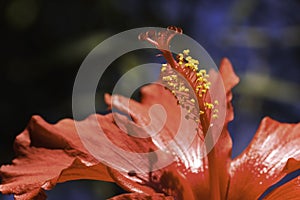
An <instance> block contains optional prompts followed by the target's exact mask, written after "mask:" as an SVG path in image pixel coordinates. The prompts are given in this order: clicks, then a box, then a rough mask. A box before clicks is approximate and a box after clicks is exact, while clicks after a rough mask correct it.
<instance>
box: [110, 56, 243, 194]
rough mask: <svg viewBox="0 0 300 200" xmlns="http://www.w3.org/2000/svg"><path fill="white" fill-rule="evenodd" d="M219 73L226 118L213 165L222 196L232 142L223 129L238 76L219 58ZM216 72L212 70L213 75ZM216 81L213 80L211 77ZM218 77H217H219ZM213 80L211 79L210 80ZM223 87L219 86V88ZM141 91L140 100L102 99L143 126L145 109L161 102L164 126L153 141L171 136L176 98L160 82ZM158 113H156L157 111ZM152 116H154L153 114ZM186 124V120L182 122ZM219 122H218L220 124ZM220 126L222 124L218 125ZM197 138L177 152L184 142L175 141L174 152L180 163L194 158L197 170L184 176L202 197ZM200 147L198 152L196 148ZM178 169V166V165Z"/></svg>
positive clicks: (203, 170) (204, 179)
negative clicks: (223, 91) (164, 120)
mask: <svg viewBox="0 0 300 200" xmlns="http://www.w3.org/2000/svg"><path fill="white" fill-rule="evenodd" d="M220 72H221V76H222V78H223V81H224V84H225V89H226V93H227V116H229V117H227V119H226V120H225V125H224V128H223V131H222V134H221V136H220V138H219V141H218V142H217V144H216V146H215V149H216V158H218V159H217V160H216V163H215V165H216V166H217V167H218V169H217V171H218V172H219V174H218V175H217V176H218V177H219V179H220V183H219V184H220V187H221V193H222V196H225V195H226V190H227V185H228V181H229V174H228V171H229V164H230V161H231V159H230V156H231V148H232V142H231V138H230V136H229V133H228V131H227V123H228V122H229V121H231V120H232V119H233V110H232V106H231V102H230V101H231V98H232V95H231V89H232V87H234V86H235V85H236V84H237V83H238V81H239V78H238V77H237V76H236V75H235V73H234V71H233V69H232V66H231V64H230V62H229V61H228V60H227V59H224V60H223V61H222V62H221V66H220ZM217 77H218V76H217V75H216V74H215V78H217ZM214 81H217V80H214ZM218 81H221V80H220V79H219V80H218ZM212 82H213V81H212ZM219 89H223V88H219ZM141 93H142V102H141V103H138V102H136V101H133V100H129V99H127V98H125V97H122V96H115V95H114V96H112V97H110V96H108V95H107V96H106V102H107V103H108V104H109V105H110V106H113V107H115V108H117V109H119V110H121V111H122V112H126V113H129V114H130V115H131V116H132V117H133V119H134V120H135V121H136V122H137V123H138V124H140V125H142V126H144V125H147V124H148V123H149V122H150V118H149V115H148V109H149V108H150V107H151V106H152V105H155V104H159V105H161V106H163V108H164V109H165V111H166V112H167V121H166V124H165V126H164V129H163V130H162V132H161V133H159V135H160V137H156V138H152V139H153V140H154V141H155V142H156V144H163V143H164V142H165V141H168V140H172V139H173V137H174V136H175V135H176V134H177V132H178V124H179V122H180V120H181V117H180V107H179V106H178V105H177V100H176V98H175V97H174V95H173V94H172V93H171V92H170V91H169V90H166V89H165V88H164V87H163V86H161V85H158V84H151V85H148V86H145V87H143V88H142V89H141ZM157 115H158V116H159V113H157ZM154 117H155V116H154ZM188 121H191V120H188ZM185 124H187V126H189V125H188V124H189V123H185ZM220 126H221V125H220ZM221 129H222V128H221ZM185 130H186V131H185V132H186V133H185V136H186V137H187V136H188V135H191V131H188V130H189V128H188V127H186V129H185ZM196 138H197V139H196V140H197V141H196V140H195V141H194V142H193V144H192V145H191V148H190V149H189V150H188V152H180V150H181V149H183V148H182V146H181V145H185V143H184V144H183V143H181V144H178V146H177V147H176V149H178V151H179V152H177V150H176V149H175V150H173V151H175V153H176V154H178V155H179V154H180V155H181V156H179V157H180V159H181V160H182V161H183V162H184V163H188V164H187V166H190V167H192V166H193V163H194V162H197V163H198V165H199V164H200V165H199V166H198V167H199V172H198V173H187V174H186V179H187V180H188V181H189V182H190V184H191V187H193V190H194V192H195V195H196V196H202V197H203V198H205V197H207V198H208V197H209V196H208V194H209V188H208V184H209V180H208V178H209V177H208V173H207V159H206V158H202V157H203V154H204V153H205V152H203V149H202V150H200V149H199V143H200V141H198V139H199V138H198V137H196ZM199 151H201V152H199ZM178 170H179V171H181V170H182V169H181V168H178Z"/></svg>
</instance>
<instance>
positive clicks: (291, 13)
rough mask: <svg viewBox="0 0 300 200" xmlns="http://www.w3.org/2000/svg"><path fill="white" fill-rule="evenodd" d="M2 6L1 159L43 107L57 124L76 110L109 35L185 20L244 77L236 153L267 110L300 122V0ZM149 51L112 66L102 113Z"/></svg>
mask: <svg viewBox="0 0 300 200" xmlns="http://www.w3.org/2000/svg"><path fill="white" fill-rule="evenodd" d="M0 9H1V12H0V27H1V31H0V35H1V37H0V41H1V43H0V52H1V54H0V56H1V67H0V89H1V98H0V106H1V114H0V117H1V119H0V121H1V126H0V134H1V136H0V138H1V140H0V152H1V153H0V164H3V163H9V162H10V161H11V159H12V157H13V150H12V144H13V140H14V138H15V136H16V135H17V134H18V133H20V132H21V131H22V130H23V129H24V128H25V127H26V124H27V122H28V120H29V119H30V117H31V116H32V115H33V114H39V115H41V116H43V117H44V118H45V119H46V120H47V121H48V122H51V123H55V122H56V121H58V120H59V119H62V118H66V117H72V110H71V103H72V98H71V97H72V87H73V82H74V80H75V76H76V73H77V70H78V69H79V67H80V64H81V62H82V61H83V59H84V58H85V56H86V55H87V54H88V53H89V51H90V50H92V49H93V48H94V47H95V46H96V45H97V44H99V43H100V42H101V41H103V40H104V39H106V38H108V37H110V36H112V35H114V34H117V33H119V32H121V31H125V30H128V29H132V28H137V27H146V26H158V27H166V26H168V25H176V26H179V27H181V28H183V30H184V33H185V34H187V35H189V36H190V37H192V38H194V39H195V40H197V41H198V42H199V43H200V44H201V45H202V46H203V47H204V48H205V49H206V50H207V51H208V53H209V54H210V55H211V57H212V58H213V59H214V61H215V62H216V63H217V64H219V62H220V60H221V58H222V57H225V56H226V57H228V58H230V60H231V61H232V63H233V65H234V67H235V70H236V72H237V74H238V75H239V76H240V78H241V82H240V84H239V86H238V87H236V88H235V89H234V101H233V103H234V106H235V120H234V121H233V122H232V123H231V125H230V131H231V134H232V136H233V141H234V146H233V157H235V156H236V155H238V154H239V153H240V152H241V151H242V150H243V149H244V148H245V147H246V146H247V144H248V143H249V141H250V140H251V138H252V136H253V134H254V133H255V130H256V129H257V127H258V124H259V122H260V120H261V119H262V118H263V117H264V116H271V117H272V118H274V119H276V120H279V121H283V122H298V121H300V104H299V101H300V92H299V91H300V78H299V76H300V65H299V61H300V56H299V49H300V37H299V36H300V24H299V23H300V14H299V13H300V12H299V11H300V3H299V1H296V0H286V1H273V0H261V1H258V0H229V1H220V0H219V1H192V0H186V1H183V0H165V1H158V0H152V1H138V0H128V1H121V0H112V1H109V0H102V1H96V0H74V1H58V0H52V1H50V0H2V1H0ZM147 56H149V57H153V54H148V55H147ZM144 59H147V58H143V57H138V56H137V55H129V56H128V57H127V58H124V59H121V60H120V61H119V62H117V63H115V65H114V66H112V69H110V72H109V73H108V74H107V76H106V78H104V79H103V80H102V81H103V85H104V88H103V89H102V90H101V91H99V97H100V98H99V102H98V104H99V106H98V108H97V110H98V111H99V112H101V111H105V104H104V103H103V101H102V100H101V99H102V95H103V92H104V91H105V92H109V91H111V89H112V88H113V84H114V82H115V81H116V80H118V77H119V76H120V75H122V71H124V70H123V69H124V68H126V66H131V65H133V64H135V63H139V62H142V61H143V60H144ZM120 192H121V190H120V189H119V188H117V187H115V186H114V184H108V183H102V182H99V181H76V182H70V183H64V184H59V185H57V186H56V188H55V189H54V190H52V191H50V192H48V196H49V199H65V200H67V199H104V198H107V197H110V196H112V195H114V194H116V193H120ZM0 199H11V197H8V196H6V197H4V196H1V195H0Z"/></svg>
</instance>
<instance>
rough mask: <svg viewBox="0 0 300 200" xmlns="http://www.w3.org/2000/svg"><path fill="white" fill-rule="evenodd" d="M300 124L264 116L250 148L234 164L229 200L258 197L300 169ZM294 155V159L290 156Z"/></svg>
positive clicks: (232, 166) (232, 165)
mask: <svg viewBox="0 0 300 200" xmlns="http://www.w3.org/2000/svg"><path fill="white" fill-rule="evenodd" d="M299 149H300V123H299V124H284V123H279V122H276V121H274V120H272V119H270V118H264V119H263V121H262V122H261V125H260V127H259V129H258V131H257V133H256V135H255V136H254V138H253V140H252V142H251V144H250V145H249V146H248V148H247V149H246V150H245V151H244V152H243V153H242V154H241V155H240V156H239V157H238V158H236V159H235V160H234V161H233V162H232V164H231V176H232V178H231V181H230V190H229V199H239V198H243V197H245V196H246V197H247V198H249V199H257V198H258V197H259V196H260V195H261V194H262V193H263V192H264V191H265V190H266V189H267V188H268V187H270V186H271V185H273V184H274V183H276V182H277V181H279V180H280V179H281V178H282V177H283V176H285V175H286V174H287V173H290V172H292V171H294V170H297V169H299V168H300V164H299V162H297V161H295V160H294V159H297V160H300V151H299ZM289 158H294V159H289Z"/></svg>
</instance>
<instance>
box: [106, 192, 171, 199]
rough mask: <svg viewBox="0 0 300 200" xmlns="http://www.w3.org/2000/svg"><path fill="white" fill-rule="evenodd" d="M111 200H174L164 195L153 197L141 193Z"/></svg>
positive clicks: (157, 194)
mask: <svg viewBox="0 0 300 200" xmlns="http://www.w3.org/2000/svg"><path fill="white" fill-rule="evenodd" d="M109 200H174V199H173V197H166V196H165V195H163V194H159V193H155V194H153V195H151V196H149V195H145V194H141V193H130V194H122V195H118V196H115V197H113V198H110V199H109Z"/></svg>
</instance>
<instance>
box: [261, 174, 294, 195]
mask: <svg viewBox="0 0 300 200" xmlns="http://www.w3.org/2000/svg"><path fill="white" fill-rule="evenodd" d="M299 197H300V176H298V177H296V178H294V179H293V180H291V181H289V182H287V183H285V184H284V185H282V186H280V187H279V188H276V189H275V190H274V191H272V192H271V193H270V194H268V195H267V196H266V197H265V198H264V199H265V200H282V199H299Z"/></svg>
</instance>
